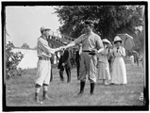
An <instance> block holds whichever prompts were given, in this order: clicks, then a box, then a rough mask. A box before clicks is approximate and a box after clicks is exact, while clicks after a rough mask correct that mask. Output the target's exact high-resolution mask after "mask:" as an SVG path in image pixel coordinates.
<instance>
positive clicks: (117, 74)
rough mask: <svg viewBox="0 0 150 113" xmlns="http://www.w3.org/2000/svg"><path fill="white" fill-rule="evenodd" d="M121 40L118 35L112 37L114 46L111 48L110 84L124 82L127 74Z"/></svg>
mask: <svg viewBox="0 0 150 113" xmlns="http://www.w3.org/2000/svg"><path fill="white" fill-rule="evenodd" d="M121 43H122V40H121V38H120V37H119V36H116V37H115V38H114V44H115V47H114V48H113V51H112V53H113V55H114V57H115V58H114V62H113V69H112V80H111V83H112V84H118V85H119V84H120V85H121V84H126V83H127V74H126V66H125V62H124V59H123V57H124V56H125V55H126V53H125V48H124V47H122V46H121Z"/></svg>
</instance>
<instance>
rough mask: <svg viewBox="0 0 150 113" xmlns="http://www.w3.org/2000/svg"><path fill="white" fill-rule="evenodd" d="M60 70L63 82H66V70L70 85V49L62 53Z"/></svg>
mask: <svg viewBox="0 0 150 113" xmlns="http://www.w3.org/2000/svg"><path fill="white" fill-rule="evenodd" d="M58 69H59V74H60V79H61V81H64V76H63V72H64V70H65V71H66V74H67V83H69V82H70V81H71V62H70V51H69V49H65V50H64V52H62V53H61V56H60V59H59V64H58Z"/></svg>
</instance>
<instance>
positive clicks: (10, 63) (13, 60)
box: [6, 42, 23, 79]
mask: <svg viewBox="0 0 150 113" xmlns="http://www.w3.org/2000/svg"><path fill="white" fill-rule="evenodd" d="M14 48H15V47H14V45H13V43H11V42H9V43H8V44H7V45H6V78H7V79H9V78H10V77H12V76H20V75H21V72H22V70H21V69H20V68H19V69H17V65H18V64H19V62H20V61H21V60H22V58H23V54H22V53H21V52H17V53H13V52H12V50H13V49H14Z"/></svg>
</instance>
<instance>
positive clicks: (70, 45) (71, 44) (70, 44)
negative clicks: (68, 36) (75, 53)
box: [64, 41, 76, 49]
mask: <svg viewBox="0 0 150 113" xmlns="http://www.w3.org/2000/svg"><path fill="white" fill-rule="evenodd" d="M75 45H76V44H75V42H74V41H73V42H70V43H69V44H68V45H66V46H65V47H64V48H65V49H66V48H69V47H72V46H75Z"/></svg>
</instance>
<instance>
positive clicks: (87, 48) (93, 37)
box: [65, 20, 104, 96]
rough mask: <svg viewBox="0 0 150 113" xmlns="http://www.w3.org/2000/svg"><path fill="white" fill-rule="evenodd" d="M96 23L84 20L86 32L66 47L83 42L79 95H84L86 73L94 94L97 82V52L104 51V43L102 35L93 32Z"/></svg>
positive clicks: (91, 91)
mask: <svg viewBox="0 0 150 113" xmlns="http://www.w3.org/2000/svg"><path fill="white" fill-rule="evenodd" d="M93 27H94V24H93V22H92V21H90V20H87V21H85V22H84V32H85V34H83V35H81V36H80V37H79V38H77V39H76V40H75V41H73V42H71V43H69V44H68V45H67V46H66V47H65V48H68V47H71V46H74V45H76V44H80V43H81V44H82V53H81V55H80V57H81V59H80V69H79V80H80V92H79V93H78V96H79V95H82V94H83V92H84V87H85V82H86V75H88V79H89V81H90V94H91V95H93V93H94V88H95V83H96V74H97V68H96V65H97V58H96V54H97V53H99V52H101V51H103V50H104V48H103V43H102V40H101V37H99V36H98V35H97V34H95V33H94V32H93Z"/></svg>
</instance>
